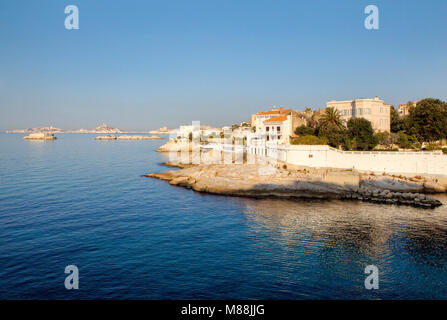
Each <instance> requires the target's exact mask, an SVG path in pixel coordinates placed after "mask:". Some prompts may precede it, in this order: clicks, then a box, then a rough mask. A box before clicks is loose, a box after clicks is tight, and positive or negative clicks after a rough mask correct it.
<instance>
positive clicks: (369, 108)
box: [326, 97, 391, 132]
mask: <svg viewBox="0 0 447 320" xmlns="http://www.w3.org/2000/svg"><path fill="white" fill-rule="evenodd" d="M326 107H328V108H334V109H336V110H338V111H339V113H340V117H341V119H342V121H343V124H344V125H346V124H347V122H348V121H349V119H351V118H365V119H367V120H369V121H370V122H371V125H372V127H373V129H374V131H386V132H390V128H391V116H390V109H391V105H389V104H386V103H384V102H383V100H380V99H379V98H378V97H375V98H374V99H354V100H345V101H336V100H332V101H330V102H327V103H326Z"/></svg>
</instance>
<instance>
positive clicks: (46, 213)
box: [0, 133, 447, 300]
mask: <svg viewBox="0 0 447 320" xmlns="http://www.w3.org/2000/svg"><path fill="white" fill-rule="evenodd" d="M23 136H24V135H22V134H5V133H2V134H0V299H64V300H65V299H68V300H70V299H286V300H289V299H290V300H294V299H317V300H318V299H447V197H446V195H437V196H436V197H437V198H438V199H439V200H441V201H442V202H443V203H444V205H443V206H441V207H438V208H436V209H420V208H415V207H409V206H397V205H384V204H373V203H366V202H353V201H335V200H280V199H251V198H242V197H228V196H220V195H210V194H202V193H197V192H194V191H192V190H188V189H184V188H181V187H174V186H171V185H169V183H167V182H165V181H160V180H156V179H151V178H146V177H144V175H145V174H148V173H152V172H164V171H168V170H177V169H173V168H168V167H166V166H164V165H163V164H162V163H163V162H165V161H167V160H168V159H167V156H166V155H164V154H161V153H158V152H156V151H155V150H156V148H157V147H159V146H160V145H161V144H163V143H164V142H165V140H142V141H96V140H94V137H95V135H94V134H56V136H57V140H54V141H27V140H23V139H22V138H23ZM67 266H76V269H77V270H78V279H79V282H78V289H71V290H70V289H67V288H66V285H65V282H66V278H67V277H68V276H70V274H69V273H65V270H66V267H67ZM371 266H373V267H371ZM371 268H373V269H374V270H376V271H377V272H376V273H374V272H373V273H374V274H373V273H371V270H372V269H371ZM371 276H374V277H375V278H374V279H373V281H376V282H375V283H376V284H377V286H376V287H373V288H371V286H369V287H368V285H365V282H366V283H372V282H371V281H372V280H371Z"/></svg>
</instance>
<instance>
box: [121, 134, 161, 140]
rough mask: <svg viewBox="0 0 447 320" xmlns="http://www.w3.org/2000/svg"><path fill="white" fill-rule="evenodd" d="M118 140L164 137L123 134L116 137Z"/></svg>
mask: <svg viewBox="0 0 447 320" xmlns="http://www.w3.org/2000/svg"><path fill="white" fill-rule="evenodd" d="M116 139H117V140H155V139H164V138H163V137H158V136H151V137H149V136H127V135H123V136H119V137H118V138H116Z"/></svg>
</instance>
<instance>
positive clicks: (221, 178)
mask: <svg viewBox="0 0 447 320" xmlns="http://www.w3.org/2000/svg"><path fill="white" fill-rule="evenodd" d="M164 164H165V165H169V166H174V167H179V168H180V170H175V171H167V172H163V173H150V174H147V175H145V176H146V177H150V178H156V179H160V180H164V181H167V182H169V184H171V185H174V186H179V187H184V188H187V189H192V190H194V191H197V192H204V193H210V194H220V195H227V196H242V197H253V198H298V199H299V198H307V199H328V200H330V199H338V200H357V201H368V202H376V203H385V204H402V205H411V206H417V207H422V208H435V207H438V206H441V205H442V203H441V202H440V201H439V200H437V199H435V198H433V197H432V196H430V195H427V194H429V193H442V192H445V186H441V185H439V186H436V187H434V186H433V185H432V184H427V183H426V182H427V181H424V180H421V181H406V180H404V179H401V178H398V177H392V176H381V177H378V176H373V175H369V174H364V173H359V172H355V171H354V172H353V171H346V170H338V169H319V170H315V168H307V169H306V168H303V169H299V170H291V169H282V168H281V169H276V168H273V167H271V166H269V165H262V164H226V165H225V164H207V165H203V164H201V165H190V164H188V165H183V164H180V163H176V162H174V163H172V162H168V163H164ZM312 169H313V170H312ZM443 188H444V189H443ZM441 190H443V191H442V192H441Z"/></svg>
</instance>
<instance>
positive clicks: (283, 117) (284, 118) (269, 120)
mask: <svg viewBox="0 0 447 320" xmlns="http://www.w3.org/2000/svg"><path fill="white" fill-rule="evenodd" d="M286 120H287V117H286V116H279V117H272V118H270V119H268V120H265V121H264V123H266V122H283V121H286Z"/></svg>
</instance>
